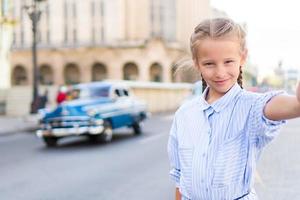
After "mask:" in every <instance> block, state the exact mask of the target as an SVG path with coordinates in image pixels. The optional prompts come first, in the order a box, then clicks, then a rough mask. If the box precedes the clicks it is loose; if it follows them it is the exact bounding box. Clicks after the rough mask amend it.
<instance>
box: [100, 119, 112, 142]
mask: <svg viewBox="0 0 300 200" xmlns="http://www.w3.org/2000/svg"><path fill="white" fill-rule="evenodd" d="M112 137H113V129H112V126H111V123H110V122H109V121H104V130H103V132H102V133H101V135H99V139H100V141H101V142H104V143H109V142H111V140H112Z"/></svg>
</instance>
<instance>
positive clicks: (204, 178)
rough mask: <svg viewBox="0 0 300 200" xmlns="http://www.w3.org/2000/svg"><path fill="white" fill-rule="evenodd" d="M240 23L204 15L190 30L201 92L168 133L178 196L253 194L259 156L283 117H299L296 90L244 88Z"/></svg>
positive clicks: (250, 197)
mask: <svg viewBox="0 0 300 200" xmlns="http://www.w3.org/2000/svg"><path fill="white" fill-rule="evenodd" d="M245 37H246V33H245V32H244V30H243V28H242V27H241V26H240V25H238V24H236V23H235V22H234V21H232V20H231V19H227V18H215V19H208V20H205V21H203V22H201V23H200V24H199V25H198V26H197V27H196V28H195V29H194V32H193V34H192V36H191V40H190V42H191V52H192V59H193V63H194V65H193V66H192V67H195V69H196V70H197V71H199V73H200V74H201V77H202V82H203V88H204V89H205V90H204V92H203V94H202V95H201V96H200V97H199V98H195V99H193V100H191V101H189V102H186V103H185V104H183V105H182V106H181V107H180V108H179V109H178V110H177V111H176V113H175V116H174V120H173V124H172V128H171V130H170V136H169V141H168V154H169V158H170V163H171V171H170V175H171V177H172V178H173V179H174V180H175V183H176V199H178V200H179V199H182V200H188V199H190V200H200V199H205V200H221V199H224V200H237V199H239V200H254V199H255V200H256V199H257V195H256V193H255V190H254V188H253V183H254V173H255V168H256V163H257V160H258V159H259V157H260V155H261V152H262V150H263V148H264V147H265V146H266V144H268V143H269V142H270V141H272V140H273V139H274V138H275V137H276V136H277V135H278V130H279V128H280V127H281V125H282V124H284V123H285V120H287V119H291V118H296V117H300V84H299V85H298V89H297V96H287V95H286V94H283V92H281V91H273V92H267V93H264V94H260V93H254V92H250V91H246V90H244V89H243V86H242V70H243V67H242V66H243V65H245V62H246V58H247V48H246V41H245Z"/></svg>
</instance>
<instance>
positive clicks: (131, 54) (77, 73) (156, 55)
mask: <svg viewBox="0 0 300 200" xmlns="http://www.w3.org/2000/svg"><path fill="white" fill-rule="evenodd" d="M12 1H13V2H14V12H13V14H14V16H15V17H16V18H17V19H19V23H18V25H17V26H16V27H15V29H14V33H13V37H14V40H13V48H12V49H13V50H12V57H11V84H12V85H13V86H14V85H31V84H32V79H33V78H32V74H33V73H32V68H33V67H32V54H31V43H32V40H31V38H32V33H31V22H30V19H29V17H28V15H27V13H26V11H25V10H24V9H22V8H24V6H26V5H29V4H30V3H31V2H32V1H31V0H12ZM40 9H41V10H42V16H41V20H40V22H39V27H38V41H39V43H38V50H39V51H38V67H39V72H40V76H39V77H40V83H41V84H43V85H52V84H53V85H61V84H72V83H78V82H89V81H98V80H103V79H125V80H140V81H156V82H171V81H174V78H173V76H172V73H173V70H172V65H173V64H174V63H175V62H176V61H177V60H178V59H180V58H182V57H183V56H185V55H186V54H187V52H188V45H189V44H188V42H189V36H190V34H191V32H192V30H193V27H194V26H195V25H196V24H197V23H199V21H201V20H202V19H203V18H207V17H209V16H210V5H209V0H164V1H161V0H86V1H80V0H48V1H46V2H45V3H40Z"/></svg>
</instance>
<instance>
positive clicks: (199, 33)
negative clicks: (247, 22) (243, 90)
mask: <svg viewBox="0 0 300 200" xmlns="http://www.w3.org/2000/svg"><path fill="white" fill-rule="evenodd" d="M207 38H211V39H224V38H236V39H237V41H238V42H239V44H240V47H241V52H243V51H245V50H246V32H245V30H244V29H243V27H242V26H241V25H239V24H237V23H235V22H234V21H233V20H231V19H229V18H212V19H206V20H204V21H202V22H201V23H200V24H199V25H197V26H196V27H195V29H194V32H193V33H192V35H191V38H190V49H191V53H192V59H193V60H194V61H196V62H197V50H198V47H199V44H200V43H201V41H202V40H204V39H207ZM189 63H191V62H189ZM186 66H187V65H185V66H183V67H186ZM191 67H193V68H194V70H195V66H193V65H192V66H191ZM180 68H181V67H179V68H178V70H180ZM242 73H243V72H242V69H241V67H240V74H239V77H238V79H237V82H238V84H239V85H240V86H241V87H242ZM202 83H203V90H204V89H205V88H206V86H207V84H206V82H205V80H204V79H203V78H202Z"/></svg>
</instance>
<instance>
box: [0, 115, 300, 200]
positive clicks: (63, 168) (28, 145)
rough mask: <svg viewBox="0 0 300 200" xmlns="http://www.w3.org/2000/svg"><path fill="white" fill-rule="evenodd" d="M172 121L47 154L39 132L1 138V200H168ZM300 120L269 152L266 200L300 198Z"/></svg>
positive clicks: (263, 179) (261, 170)
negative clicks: (168, 147) (106, 141)
mask: <svg viewBox="0 0 300 200" xmlns="http://www.w3.org/2000/svg"><path fill="white" fill-rule="evenodd" d="M171 119H172V115H156V116H153V117H152V118H151V119H150V120H148V121H147V122H146V123H145V124H144V134H143V135H141V136H134V135H133V134H132V133H131V130H130V129H122V130H119V131H118V133H117V134H116V135H115V136H114V139H113V142H112V143H110V144H100V143H98V144H91V143H89V141H88V140H87V139H85V138H80V137H79V138H67V139H65V140H62V141H61V142H60V143H59V146H58V147H56V148H46V147H45V145H44V143H43V142H42V141H41V140H40V139H39V138H37V137H35V135H34V134H32V133H18V134H13V135H6V136H1V137H0V199H1V200H19V199H21V200H27V199H28V200H48V199H49V200H56V199H57V200H61V199H72V200H77V199H78V200H82V199H89V200H90V199H91V200H94V199H97V200H120V199H124V200H127V199H128V200H141V199H142V200H150V199H151V200H153V199H155V200H156V199H157V200H168V199H174V186H173V183H172V182H171V181H170V180H169V177H168V171H169V163H168V159H167V151H166V143H167V138H168V131H169V128H170V124H171ZM299 144H300V120H292V121H290V122H289V123H288V124H287V125H286V126H285V127H284V128H283V129H282V131H281V134H280V135H279V137H278V138H277V139H276V140H275V141H273V142H272V143H271V144H270V145H269V146H268V147H267V148H266V149H265V152H264V154H263V156H262V158H261V161H260V163H259V165H258V172H257V174H258V175H257V179H256V188H257V193H258V194H259V196H260V199H262V200H287V199H293V200H298V199H300V156H299V153H300V145H299Z"/></svg>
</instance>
